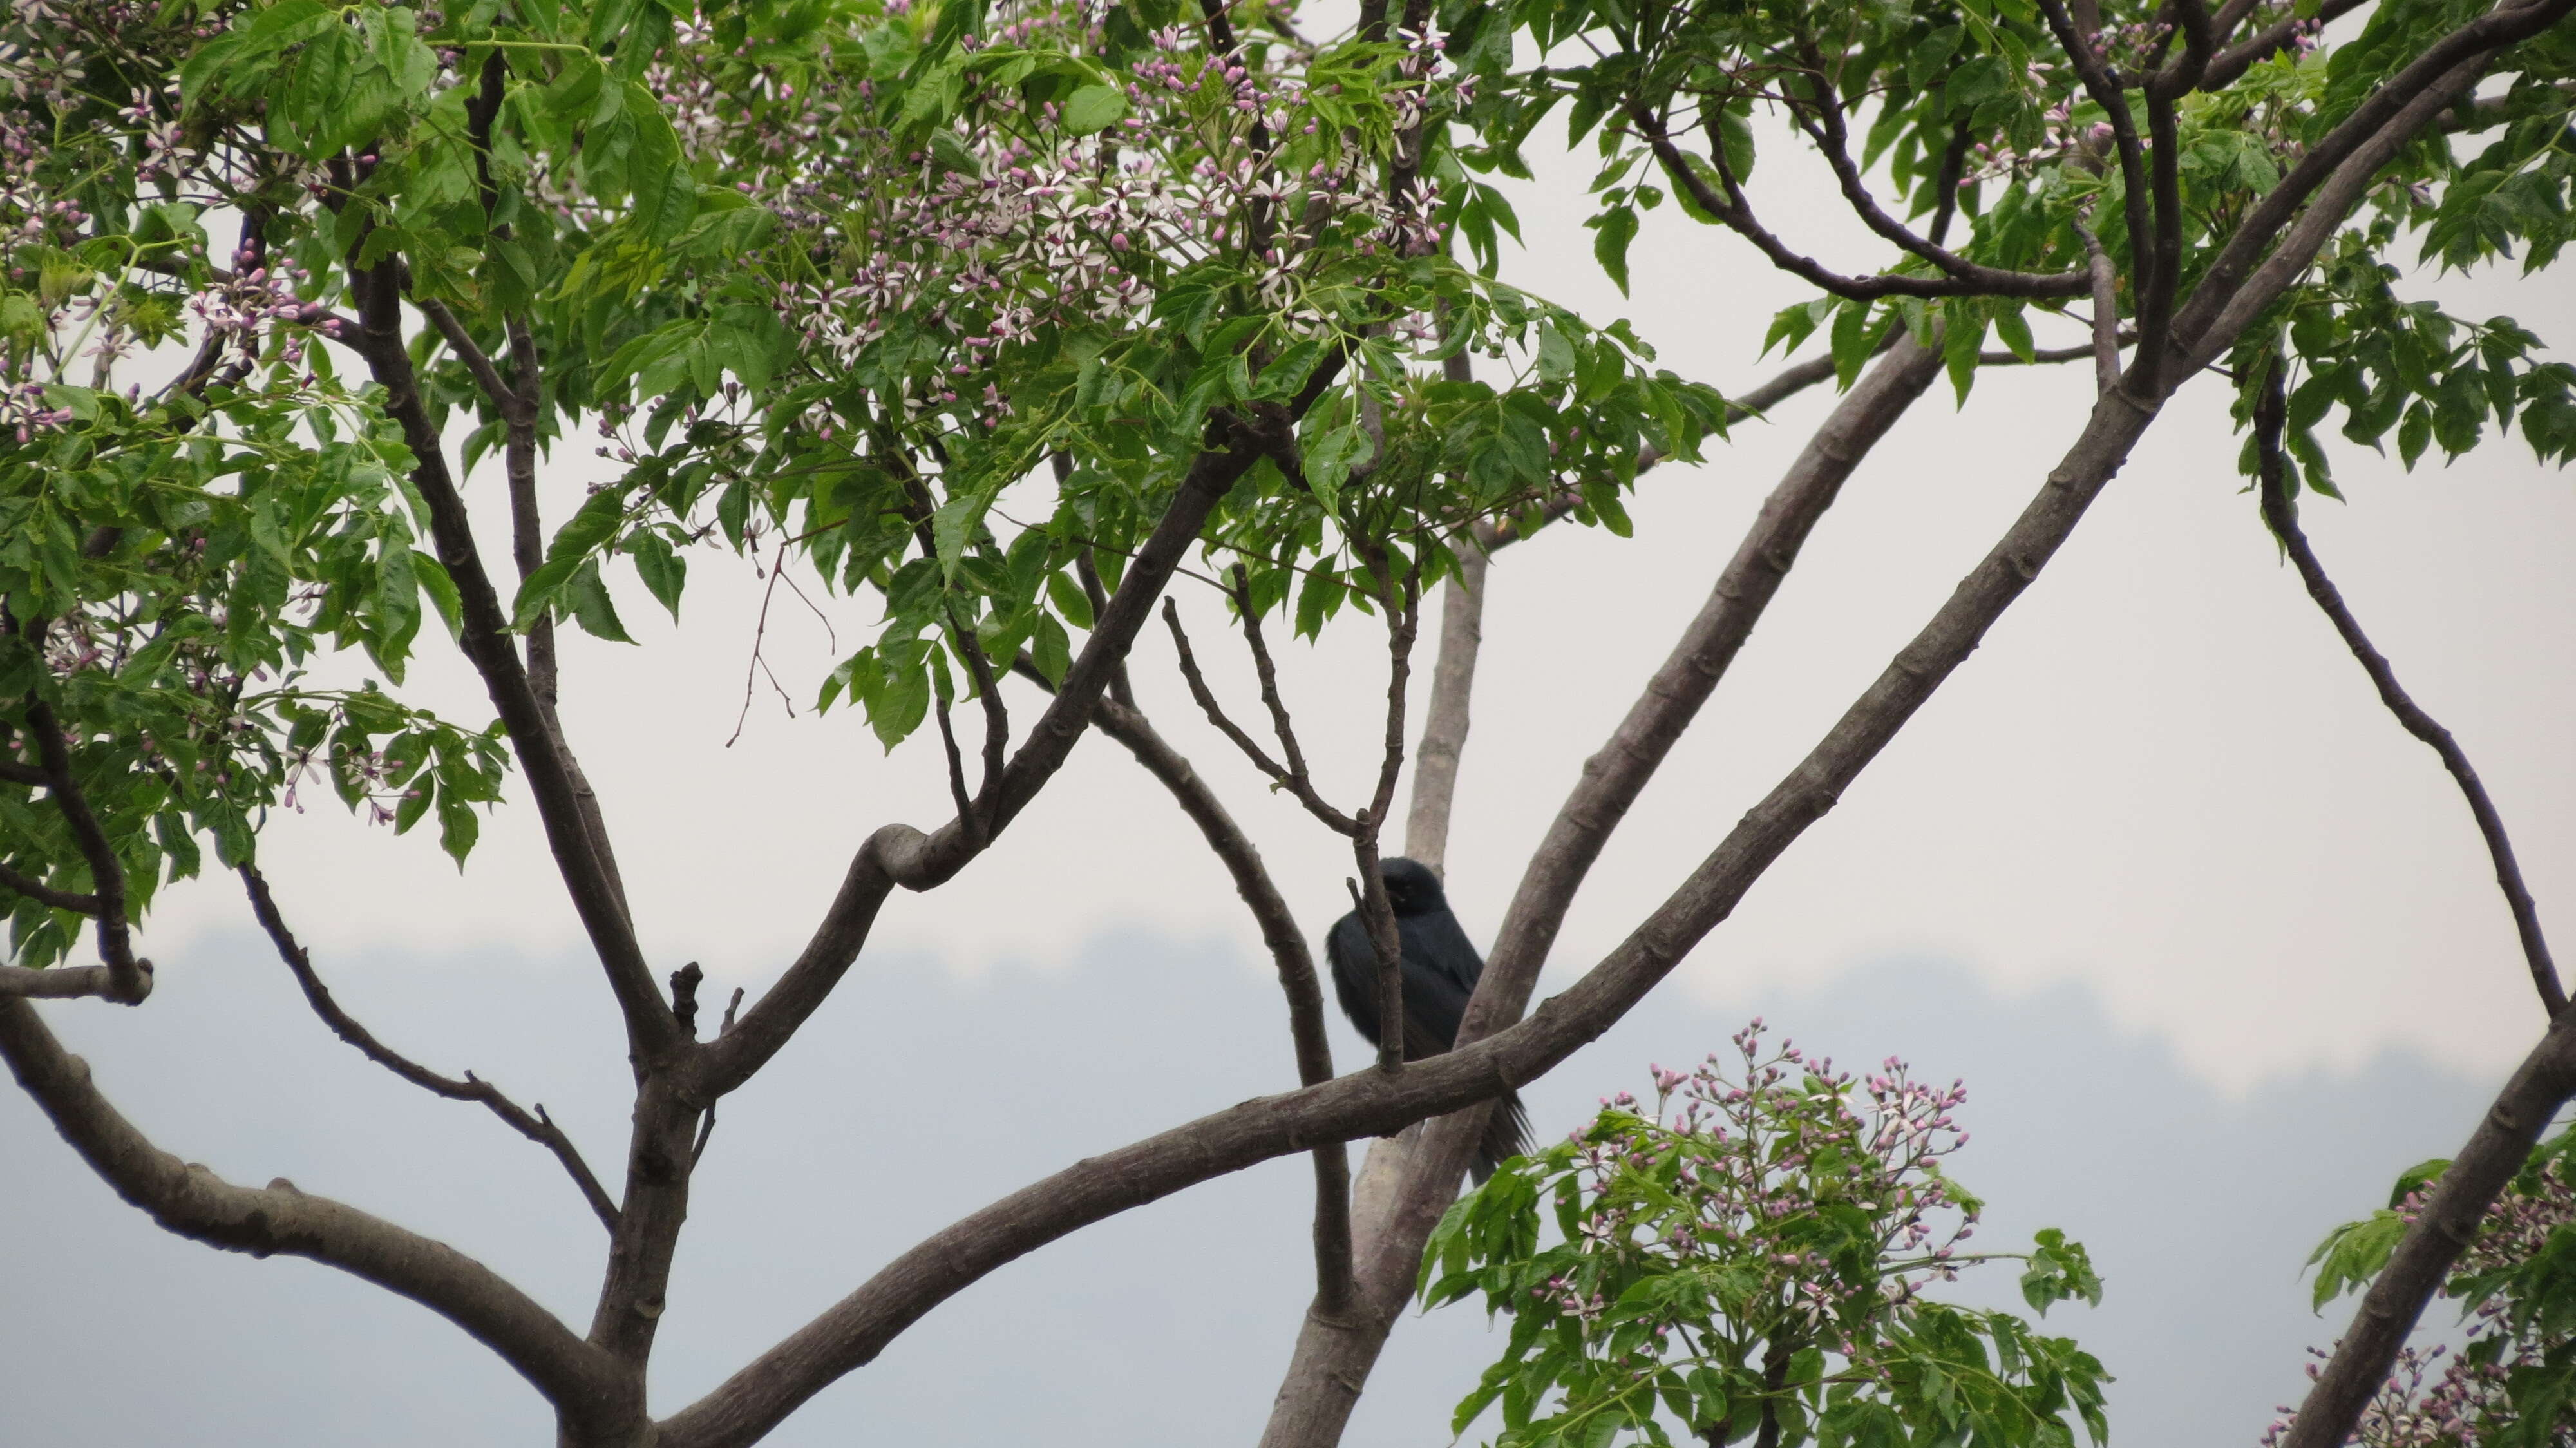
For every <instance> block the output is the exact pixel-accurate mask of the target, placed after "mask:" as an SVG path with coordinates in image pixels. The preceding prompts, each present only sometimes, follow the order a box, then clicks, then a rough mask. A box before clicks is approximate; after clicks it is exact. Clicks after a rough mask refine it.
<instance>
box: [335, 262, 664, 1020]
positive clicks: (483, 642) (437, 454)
mask: <svg viewBox="0 0 2576 1448" xmlns="http://www.w3.org/2000/svg"><path fill="white" fill-rule="evenodd" d="M395 281H396V279H395V275H394V268H393V266H392V265H391V264H386V265H382V266H378V267H376V268H374V269H373V270H369V271H358V270H356V269H355V268H352V271H351V277H350V282H351V289H352V290H353V291H354V292H355V293H356V294H357V296H358V299H359V317H360V325H359V328H358V331H357V334H356V336H355V338H354V339H353V341H352V345H353V346H354V347H355V348H356V349H357V351H358V352H359V354H360V355H361V356H362V357H364V358H365V359H366V362H367V365H368V369H369V371H370V372H371V373H372V374H373V375H374V377H375V379H376V381H377V382H378V383H379V384H380V385H382V386H383V387H384V389H385V392H386V397H385V409H386V411H387V412H388V413H390V414H391V415H392V416H393V418H394V419H395V420H396V421H397V422H399V423H400V424H401V425H402V429H403V440H404V442H405V443H406V445H408V446H409V447H410V449H411V452H412V456H413V458H414V460H415V461H414V465H413V469H412V483H413V486H414V487H416V488H417V489H418V490H419V492H420V495H421V500H422V502H423V503H424V504H426V505H427V507H428V509H429V521H430V531H431V533H432V535H433V536H434V538H435V539H436V541H437V544H438V557H439V562H440V563H441V564H443V565H444V566H445V567H446V569H447V572H448V576H449V577H450V578H452V579H454V580H455V583H456V590H457V595H458V600H459V603H460V605H461V607H462V611H463V614H464V619H463V623H464V627H463V628H462V629H461V630H460V633H459V642H460V644H461V646H462V647H463V649H464V652H465V656H466V658H467V659H468V660H469V661H470V662H471V663H472V664H473V665H474V670H475V672H476V673H477V674H479V675H481V676H482V679H483V687H484V691H485V693H486V694H487V695H489V697H490V698H491V700H492V707H493V709H494V710H495V711H496V712H498V713H499V714H500V716H501V720H502V723H503V724H504V725H505V726H506V727H507V728H508V730H509V732H510V739H511V743H512V745H513V747H514V748H515V750H516V752H517V753H518V756H519V763H520V767H521V768H523V769H524V770H526V771H527V777H528V785H529V791H530V793H531V794H533V795H534V796H535V798H536V804H537V814H538V818H539V819H540V820H541V821H542V822H543V824H544V825H545V830H546V841H547V844H548V845H549V846H550V847H551V848H552V851H553V854H554V857H555V864H556V868H557V869H558V871H559V872H560V873H561V874H562V876H563V881H564V889H565V892H566V893H567V894H568V895H570V896H571V897H572V904H573V909H574V910H575V912H576V913H578V914H579V915H580V917H581V922H582V927H583V929H584V931H585V932H586V933H587V934H588V936H589V937H590V942H591V946H592V949H593V950H594V951H596V952H597V954H598V956H599V960H600V964H601V966H602V968H603V969H604V970H605V971H606V972H607V974H608V980H609V987H610V989H611V990H612V991H613V992H614V993H615V994H616V997H617V1003H618V1008H619V1010H620V1012H621V1013H622V1014H623V1015H624V1017H625V1021H626V1033H627V1038H628V1040H629V1042H630V1044H631V1045H632V1046H633V1047H634V1049H635V1051H636V1052H637V1055H638V1057H639V1059H646V1058H655V1057H659V1056H661V1055H662V1054H664V1053H665V1052H668V1051H670V1050H671V1049H673V1048H675V1047H676V1046H678V1045H679V1044H680V1041H681V1037H680V1034H679V1026H678V1022H676V1021H674V1020H673V1019H672V1018H671V1011H670V1007H669V1006H667V1005H665V1004H664V1003H663V1001H662V995H661V992H660V991H659V990H658V989H657V988H656V986H655V982H654V978H653V969H652V967H651V965H650V964H649V963H647V962H646V960H645V959H644V953H643V950H642V948H641V946H640V945H638V943H637V942H636V939H635V929H634V925H633V923H632V921H631V920H630V919H629V917H628V914H627V910H626V899H625V892H624V890H623V889H622V888H621V887H620V886H619V884H618V882H617V875H616V871H615V867H614V865H613V864H612V863H611V858H610V855H609V850H608V842H607V837H606V835H605V833H604V832H602V831H597V830H595V829H594V828H593V827H592V822H593V820H595V819H596V814H595V812H593V811H591V810H586V809H585V808H584V807H583V804H582V801H581V797H580V795H581V790H580V788H579V786H578V785H577V782H576V776H575V773H574V770H573V768H572V765H571V760H572V751H571V750H570V748H569V747H567V746H566V745H565V743H564V742H563V740H562V738H561V736H560V734H559V733H558V731H556V730H555V729H554V728H553V727H552V724H551V722H550V720H549V717H548V716H549V711H548V710H547V709H546V708H545V707H544V705H543V704H542V703H541V702H540V701H539V700H538V698H537V695H536V693H535V690H534V689H533V688H532V687H531V685H530V682H529V677H528V673H527V670H526V668H525V666H523V665H522V664H521V662H520V660H519V653H518V650H517V648H516V647H514V646H513V644H512V642H511V632H510V618H509V615H508V613H507V612H506V611H504V610H503V608H502V606H501V601H500V596H499V594H498V593H497V592H495V591H494V589H493V586H492V580H491V577H490V575H488V574H486V573H485V572H484V571H483V559H482V555H481V553H480V552H479V551H478V550H477V549H476V547H475V543H474V530H473V524H472V522H471V521H470V520H469V518H468V515H467V512H466V508H465V500H464V498H463V497H462V496H461V495H460V494H459V493H458V492H457V490H456V484H455V480H454V479H453V477H451V476H450V475H449V473H448V470H447V458H446V454H445V451H444V449H443V447H442V445H441V443H440V440H439V436H438V429H437V427H436V425H435V424H434V423H433V422H432V421H431V419H430V416H429V411H428V408H427V407H426V406H425V405H424V404H423V403H422V401H421V396H420V384H419V379H418V377H417V375H416V374H415V373H414V371H413V368H412V363H411V354H410V352H409V351H408V350H407V349H406V348H405V347H404V345H403V338H402V313H401V299H400V296H399V294H398V292H397V289H396V286H395Z"/></svg>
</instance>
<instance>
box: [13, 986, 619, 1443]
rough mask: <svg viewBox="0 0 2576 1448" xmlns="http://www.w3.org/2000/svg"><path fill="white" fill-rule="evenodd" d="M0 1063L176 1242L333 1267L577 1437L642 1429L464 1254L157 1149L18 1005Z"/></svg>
mask: <svg viewBox="0 0 2576 1448" xmlns="http://www.w3.org/2000/svg"><path fill="white" fill-rule="evenodd" d="M0 1057H5V1058H7V1060H8V1062H9V1069H10V1072H11V1074H13V1075H14V1076H15V1077H16V1078H17V1081H18V1084H19V1085H20V1086H21V1087H23V1088H25V1090H26V1092H27V1094H28V1095H29V1096H31V1097H33V1098H34V1099H35V1102H36V1104H37V1106H38V1107H40V1108H41V1109H42V1110H43V1111H44V1113H45V1115H46V1116H47V1117H48V1118H49V1119H50V1120H51V1121H52V1122H53V1123H54V1129H55V1130H56V1131H59V1132H60V1133H62V1137H63V1139H64V1140H65V1141H66V1142H69V1143H70V1144H71V1147H72V1149H73V1150H74V1151H77V1152H79V1153H80V1155H81V1158H82V1159H83V1160H85V1161H87V1162H88V1163H89V1165H90V1168H91V1169H92V1170H94V1171H96V1172H97V1173H98V1174H99V1176H100V1177H102V1178H104V1179H105V1180H106V1182H107V1184H108V1185H109V1186H111V1187H114V1188H115V1189H116V1194H117V1195H118V1196H120V1197H123V1198H124V1199H125V1200H126V1201H127V1202H128V1203H130V1204H131V1205H133V1206H136V1207H139V1208H141V1209H142V1210H144V1211H145V1212H148V1213H150V1214H151V1216H152V1218H153V1220H154V1221H156V1222H158V1223H160V1224H161V1226H163V1227H164V1228H166V1229H168V1230H169V1231H171V1232H174V1233H176V1234H178V1235H179V1236H182V1237H186V1238H189V1239H191V1240H193V1241H198V1242H204V1243H206V1244H208V1245H209V1246H214V1247H220V1248H223V1249H225V1250H227V1251H234V1252H248V1253H250V1254H251V1255H253V1256H255V1257H265V1256H269V1255H271V1254H274V1253H284V1254H286V1255H287V1256H291V1257H303V1258H306V1259H308V1260H311V1261H315V1262H320V1263H322V1264H324V1265H325V1266H330V1267H336V1268H338V1269H340V1270H341V1271H343V1272H347V1273H349V1274H350V1275H352V1276H355V1277H359V1278H362V1279H364V1280H366V1281H368V1282H372V1283H374V1284H376V1285H377V1286H379V1287H382V1288H384V1289H385V1290H387V1291H389V1292H392V1293H395V1294H396V1295H398V1296H402V1297H407V1298H410V1299H411V1300H412V1301H414V1302H417V1303H419V1304H421V1305H422V1306H424V1307H426V1308H428V1309H429V1310H431V1311H432V1312H435V1313H437V1314H438V1315H440V1316H441V1317H444V1318H446V1319H447V1320H448V1321H450V1322H453V1323H455V1324H456V1325H457V1326H458V1327H461V1328H463V1329H464V1330H465V1332H466V1333H467V1334H468V1335H469V1336H471V1337H472V1338H474V1340H475V1341H477V1342H480V1343H482V1344H483V1345H484V1346H485V1347H488V1348H490V1349H492V1350H493V1351H494V1352H496V1353H498V1354H500V1356H501V1359H502V1360H503V1361H504V1362H507V1363H508V1364H509V1365H510V1366H511V1367H512V1368H514V1369H516V1370H517V1371H518V1372H519V1374H520V1376H522V1377H524V1378H526V1379H527V1380H528V1381H529V1382H530V1383H531V1384H533V1385H534V1386H535V1387H536V1389H537V1391H538V1392H540V1393H543V1394H544V1395H545V1396H546V1399H547V1401H548V1402H550V1403H552V1404H554V1406H555V1408H556V1410H557V1411H558V1412H561V1413H562V1414H563V1415H564V1416H565V1417H566V1418H567V1419H569V1420H571V1421H573V1422H576V1423H590V1424H617V1423H635V1422H638V1421H640V1420H641V1418H642V1416H643V1411H644V1392H643V1382H642V1379H641V1378H640V1377H639V1376H637V1375H633V1374H629V1373H626V1372H623V1371H621V1370H620V1369H619V1368H618V1366H617V1365H616V1364H615V1363H614V1362H612V1361H610V1360H609V1358H608V1356H607V1355H606V1354H605V1353H602V1352H600V1351H599V1350H598V1349H597V1348H594V1347H592V1346H590V1345H589V1344H588V1343H585V1342H583V1341H582V1340H581V1339H580V1338H579V1337H577V1336H575V1335H574V1334H573V1333H572V1331H571V1330H570V1329H568V1328H566V1327H565V1326H564V1325H563V1323H562V1322H560V1321H558V1320H557V1319H556V1318H555V1316H554V1315H553V1314H552V1313H549V1312H547V1311H546V1310H545V1309H544V1308H543V1307H540V1306H538V1305H537V1303H536V1302H534V1301H533V1300H531V1299H530V1298H529V1297H528V1296H527V1295H526V1294H525V1293H522V1292H520V1291H519V1289H517V1288H516V1287H513V1286H511V1285H510V1284H509V1282H507V1281H505V1280H504V1279H503V1278H501V1277H500V1276H499V1275H498V1274H496V1273H494V1272H493V1271H492V1270H491V1269H490V1268H488V1267H486V1266H484V1265H483V1264H482V1263H480V1262H477V1261H475V1260H474V1259H473V1258H471V1257H468V1256H466V1255H464V1254H463V1253H461V1252H458V1251H457V1250H456V1249H454V1248H452V1247H449V1246H447V1245H445V1244H444V1243H440V1242H435V1241H432V1240H430V1239H429V1238H426V1237H422V1236H418V1235H415V1234H414V1233H411V1232H408V1231H405V1230H404V1229H403V1228H401V1227H397V1226H395V1225H393V1224H392V1223H390V1222H387V1221H383V1220H381V1219H379V1218H377V1217H373V1216H370V1215H368V1214H367V1213H365V1212H362V1211H359V1210H358V1209H357V1208H355V1207H351V1206H347V1205H344V1204H342V1203H340V1202H336V1201H333V1200H331V1199H329V1198H327V1197H317V1196H310V1195H307V1194H306V1193H304V1192H303V1191H300V1190H298V1189H297V1188H296V1186H295V1185H294V1184H293V1183H292V1182H289V1181H287V1180H286V1179H284V1178H283V1177H281V1178H279V1179H277V1180H276V1181H273V1182H271V1183H269V1185H268V1186H267V1188H266V1189H264V1190H255V1189H252V1188H248V1187H239V1186H235V1185H233V1184H232V1183H230V1182H227V1181H225V1180H223V1179H222V1178H220V1177H218V1176H216V1175H215V1174H214V1173H213V1172H212V1171H210V1170H208V1169H207V1168H205V1167H202V1166H192V1165H189V1164H188V1163H185V1162H182V1161H180V1160H179V1159H178V1158H177V1157H175V1156H172V1155H170V1154H169V1153H168V1152H165V1151H163V1150H161V1149H160V1148H159V1147H156V1146H154V1145H153V1144H152V1143H151V1142H150V1141H149V1140H147V1139H146V1138H145V1137H144V1136H143V1134H142V1133H141V1132H139V1131H137V1130H136V1129H135V1128H134V1126H133V1124H132V1123H131V1122H129V1121H127V1120H126V1119H125V1117H124V1116H123V1115H122V1114H121V1113H119V1112H118V1111H117V1109H116V1108H115V1107H114V1106H113V1105H110V1104H109V1103H108V1101H107V1098H106V1097H104V1096H103V1095H101V1094H100V1093H99V1091H98V1088H97V1086H96V1085H95V1084H94V1083H93V1082H92V1081H91V1079H90V1071H89V1066H88V1064H87V1063H86V1062H84V1061H82V1060H81V1059H80V1058H79V1057H77V1056H74V1055H71V1054H70V1053H68V1052H66V1051H65V1050H63V1048H62V1045H61V1043H60V1042H58V1041H56V1040H55V1039H54V1034H53V1032H51V1031H50V1030H47V1029H46V1027H45V1023H44V1020H43V1018H42V1017H40V1016H38V1015H37V1013H36V1010H35V1008H34V1007H33V1006H30V1005H28V1004H26V1003H25V1002H24V1001H19V1000H15V999H10V998H7V997H0Z"/></svg>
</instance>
